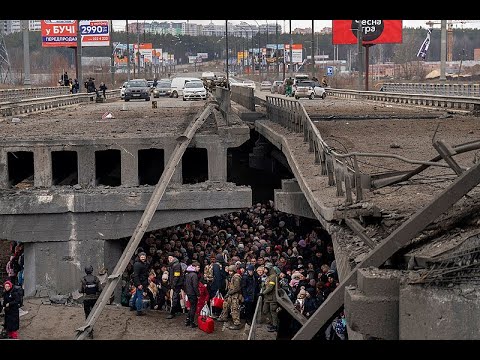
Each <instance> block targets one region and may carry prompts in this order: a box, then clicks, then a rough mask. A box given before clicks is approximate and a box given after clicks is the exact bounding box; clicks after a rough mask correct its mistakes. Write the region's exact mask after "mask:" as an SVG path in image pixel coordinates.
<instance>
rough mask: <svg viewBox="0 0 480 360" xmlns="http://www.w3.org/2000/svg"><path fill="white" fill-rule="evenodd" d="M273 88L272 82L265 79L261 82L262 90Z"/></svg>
mask: <svg viewBox="0 0 480 360" xmlns="http://www.w3.org/2000/svg"><path fill="white" fill-rule="evenodd" d="M271 88H272V82H271V81H268V80H264V81H262V82H261V83H260V91H264V90H265V91H269V90H270V89H271Z"/></svg>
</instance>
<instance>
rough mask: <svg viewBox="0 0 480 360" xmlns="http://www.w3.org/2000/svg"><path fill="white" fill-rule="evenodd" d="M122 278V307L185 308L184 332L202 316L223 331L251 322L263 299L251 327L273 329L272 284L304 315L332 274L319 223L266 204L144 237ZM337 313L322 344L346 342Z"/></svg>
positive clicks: (331, 282) (333, 281) (171, 312)
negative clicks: (221, 326) (221, 325)
mask: <svg viewBox="0 0 480 360" xmlns="http://www.w3.org/2000/svg"><path fill="white" fill-rule="evenodd" d="M122 281H123V286H122V304H123V305H125V306H130V309H131V310H132V311H136V314H137V315H138V316H142V315H144V314H145V309H146V308H147V309H150V310H158V311H166V312H167V313H168V315H167V318H168V319H172V318H174V317H175V316H178V315H179V314H181V313H184V312H187V311H188V314H187V315H186V320H185V325H186V326H190V327H196V326H198V323H197V319H198V316H199V315H200V314H202V313H204V312H205V313H208V315H210V316H211V317H213V318H215V319H216V320H217V321H220V322H229V321H230V318H231V322H232V323H231V324H230V326H229V328H230V329H232V330H239V329H241V328H242V319H244V320H245V322H246V323H247V324H251V322H252V320H253V315H254V310H255V305H256V303H257V300H258V298H259V297H263V308H262V311H261V316H260V319H259V322H260V323H266V327H267V330H268V331H270V332H276V331H278V327H279V324H278V310H279V309H278V304H277V302H276V297H275V288H276V287H280V288H282V289H283V290H284V291H285V293H286V294H287V295H288V296H289V298H290V299H291V301H292V303H293V304H294V306H295V307H296V308H297V309H298V311H299V312H300V313H301V314H303V315H304V316H305V317H307V318H309V317H310V316H312V314H313V313H314V312H315V310H316V309H317V308H318V307H319V306H320V305H321V304H322V303H323V301H325V299H326V298H327V297H328V296H329V294H330V293H331V292H332V291H333V290H334V289H335V288H336V286H337V285H338V275H337V271H336V262H335V256H334V251H333V245H332V243H331V239H330V236H329V234H328V233H327V232H326V231H325V230H324V229H323V228H322V227H321V226H320V224H319V223H318V222H317V221H313V220H309V219H305V218H301V217H298V216H293V215H290V214H285V213H282V212H279V211H277V210H275V208H274V206H273V202H272V201H270V202H269V203H268V204H261V203H258V204H256V205H254V206H252V207H251V208H249V209H244V210H241V211H239V212H235V213H231V214H226V215H222V216H214V217H211V218H208V219H203V220H200V221H194V222H190V223H187V224H182V225H178V226H173V227H169V228H165V229H160V230H156V231H152V232H150V233H148V234H146V235H145V236H144V238H143V239H142V241H141V244H140V246H139V248H138V249H137V251H136V253H135V255H134V257H133V258H132V259H131V261H130V263H129V265H128V266H127V269H126V270H125V272H124V274H123V279H122ZM212 299H214V300H219V299H220V301H212ZM212 303H213V304H220V305H217V306H218V307H216V306H212ZM338 315H339V316H337V317H336V318H335V319H334V322H333V323H332V324H331V326H329V328H328V329H327V330H328V333H326V334H325V337H326V338H328V339H345V338H346V326H345V321H344V318H343V317H342V316H343V315H342V314H340V313H339V314H338ZM342 319H343V320H342ZM296 326H298V324H295V322H293V323H292V325H291V327H292V329H291V330H292V332H295V331H296V330H298V328H295V327H296Z"/></svg>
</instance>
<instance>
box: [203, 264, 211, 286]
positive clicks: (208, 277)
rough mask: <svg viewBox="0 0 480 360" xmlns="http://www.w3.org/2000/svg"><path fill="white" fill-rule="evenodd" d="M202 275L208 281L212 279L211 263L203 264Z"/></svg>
mask: <svg viewBox="0 0 480 360" xmlns="http://www.w3.org/2000/svg"><path fill="white" fill-rule="evenodd" d="M203 277H204V278H205V280H206V281H207V282H209V283H211V282H212V281H213V264H208V265H207V266H205V270H204V273H203Z"/></svg>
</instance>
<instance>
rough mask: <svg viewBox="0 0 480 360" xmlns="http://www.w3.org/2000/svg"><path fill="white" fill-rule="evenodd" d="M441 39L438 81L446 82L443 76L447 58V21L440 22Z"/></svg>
mask: <svg viewBox="0 0 480 360" xmlns="http://www.w3.org/2000/svg"><path fill="white" fill-rule="evenodd" d="M440 26H441V39H440V81H445V80H447V78H446V76H445V65H446V63H445V61H446V57H447V20H441V22H440Z"/></svg>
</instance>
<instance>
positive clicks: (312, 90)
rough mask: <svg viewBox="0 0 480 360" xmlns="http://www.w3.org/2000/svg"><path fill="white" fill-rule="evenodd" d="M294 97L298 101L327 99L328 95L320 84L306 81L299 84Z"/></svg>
mask: <svg viewBox="0 0 480 360" xmlns="http://www.w3.org/2000/svg"><path fill="white" fill-rule="evenodd" d="M293 96H294V97H295V99H297V100H298V99H300V98H304V97H307V98H309V99H312V100H313V99H315V98H316V97H319V98H322V99H325V97H326V96H327V94H326V92H325V89H324V88H323V87H322V86H320V83H319V82H318V81H313V80H304V81H298V82H297V84H296V87H295V91H294V92H293Z"/></svg>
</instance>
